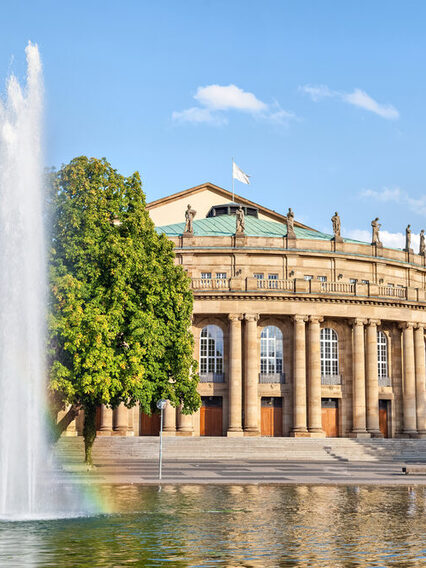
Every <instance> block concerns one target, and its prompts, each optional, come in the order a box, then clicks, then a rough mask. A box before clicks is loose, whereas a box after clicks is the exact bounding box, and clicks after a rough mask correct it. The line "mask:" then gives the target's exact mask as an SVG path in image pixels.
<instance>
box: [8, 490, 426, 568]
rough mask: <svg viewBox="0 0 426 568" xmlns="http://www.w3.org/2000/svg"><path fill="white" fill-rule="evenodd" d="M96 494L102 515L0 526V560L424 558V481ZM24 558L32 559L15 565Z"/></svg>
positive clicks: (406, 562) (403, 562) (395, 561)
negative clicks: (105, 511) (105, 509)
mask: <svg viewBox="0 0 426 568" xmlns="http://www.w3.org/2000/svg"><path fill="white" fill-rule="evenodd" d="M100 491H101V493H102V497H103V499H105V500H106V501H109V502H110V503H111V504H112V509H113V513H112V514H111V515H103V516H98V517H92V518H86V519H74V520H62V521H54V522H45V523H42V522H41V523H22V524H19V523H17V524H15V525H14V527H13V530H11V527H10V525H9V526H7V523H3V524H2V523H0V565H2V566H3V565H14V564H13V562H12V561H10V559H11V554H13V551H16V555H18V557H19V560H20V561H21V564H19V563H18V562H16V563H15V565H22V566H29V567H32V566H44V565H52V566H55V565H57V566H81V567H86V566H87V567H89V566H90V568H92V567H93V566H99V567H102V566H121V565H128V564H130V565H132V564H133V565H136V566H165V565H168V566H173V567H176V568H180V567H182V568H183V567H189V566H191V567H192V566H220V567H229V568H231V567H232V568H236V567H245V568H247V567H252V568H257V567H259V568H264V567H265V566H268V567H269V566H277V567H280V568H286V567H298V568H305V567H306V568H312V567H326V568H329V567H330V566H333V567H336V568H352V567H354V568H355V567H359V566H370V565H371V566H387V567H393V566H394V567H396V566H398V567H400V566H404V567H411V566H412V567H417V566H420V565H421V564H422V558H423V559H424V535H425V532H426V523H425V492H426V489H425V488H424V487H419V486H417V487H413V488H407V487H373V486H370V487H350V486H346V487H345V486H332V487H330V486H288V487H279V486H257V485H246V486H238V485H234V486H211V485H210V486H200V485H198V486H195V485H191V486H189V485H188V486H164V487H163V488H162V490H161V491H158V488H157V487H140V486H104V487H102V488H100ZM422 549H423V551H422ZM11 551H12V552H11ZM5 554H8V555H9V556H7V558H8V559H9V561H8V563H5V561H4V560H5V558H6V556H5ZM31 555H32V556H31ZM25 558H36V559H37V560H36V561H35V562H33V563H32V564H31V563H29V564H25V562H24V561H23V560H24V559H25Z"/></svg>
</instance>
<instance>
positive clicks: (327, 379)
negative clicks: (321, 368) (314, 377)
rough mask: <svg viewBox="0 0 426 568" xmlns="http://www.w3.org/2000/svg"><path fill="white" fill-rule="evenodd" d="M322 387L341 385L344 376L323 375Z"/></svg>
mask: <svg viewBox="0 0 426 568" xmlns="http://www.w3.org/2000/svg"><path fill="white" fill-rule="evenodd" d="M321 384H322V385H341V384H342V376H341V375H321Z"/></svg>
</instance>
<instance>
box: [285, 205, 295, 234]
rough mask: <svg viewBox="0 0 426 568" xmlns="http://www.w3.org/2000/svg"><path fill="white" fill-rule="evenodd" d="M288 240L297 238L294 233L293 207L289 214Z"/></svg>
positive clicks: (289, 209)
mask: <svg viewBox="0 0 426 568" xmlns="http://www.w3.org/2000/svg"><path fill="white" fill-rule="evenodd" d="M287 238H290V239H295V238H296V233H295V232H294V213H293V211H292V210H291V207H289V208H288V213H287Z"/></svg>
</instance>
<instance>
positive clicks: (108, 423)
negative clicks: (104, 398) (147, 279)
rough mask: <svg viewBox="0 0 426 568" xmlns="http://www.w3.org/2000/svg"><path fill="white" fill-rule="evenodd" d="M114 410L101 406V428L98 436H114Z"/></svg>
mask: <svg viewBox="0 0 426 568" xmlns="http://www.w3.org/2000/svg"><path fill="white" fill-rule="evenodd" d="M112 416H113V410H112V408H108V407H107V406H105V404H102V405H101V426H100V428H99V432H98V436H111V434H112Z"/></svg>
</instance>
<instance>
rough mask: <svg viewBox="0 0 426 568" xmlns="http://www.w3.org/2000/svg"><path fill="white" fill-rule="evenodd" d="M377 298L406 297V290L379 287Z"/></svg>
mask: <svg viewBox="0 0 426 568" xmlns="http://www.w3.org/2000/svg"><path fill="white" fill-rule="evenodd" d="M379 296H391V297H392V298H402V299H403V300H405V299H406V297H407V290H406V289H405V288H395V287H394V286H379Z"/></svg>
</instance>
